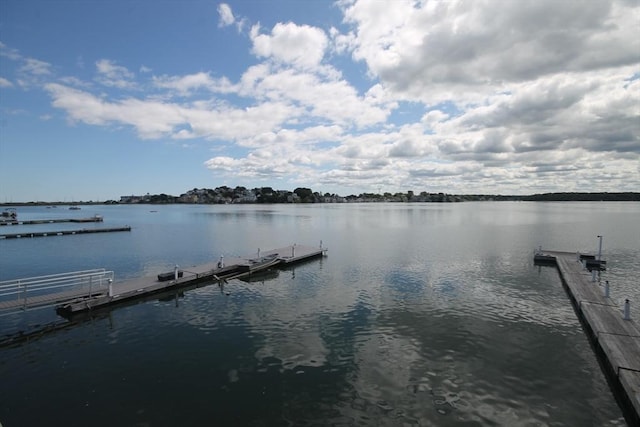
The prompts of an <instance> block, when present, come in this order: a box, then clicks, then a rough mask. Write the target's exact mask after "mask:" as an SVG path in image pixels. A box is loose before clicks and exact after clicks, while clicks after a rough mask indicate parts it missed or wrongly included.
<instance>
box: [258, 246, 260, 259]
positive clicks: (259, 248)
mask: <svg viewBox="0 0 640 427" xmlns="http://www.w3.org/2000/svg"><path fill="white" fill-rule="evenodd" d="M258 258H260V248H258Z"/></svg>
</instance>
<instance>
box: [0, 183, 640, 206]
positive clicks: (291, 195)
mask: <svg viewBox="0 0 640 427" xmlns="http://www.w3.org/2000/svg"><path fill="white" fill-rule="evenodd" d="M468 201H640V193H638V192H621V193H609V192H600V193H570V192H569V193H544V194H533V195H527V196H515V195H486V194H476V195H469V194H465V195H456V194H447V193H429V192H426V191H422V192H420V193H416V192H413V191H407V192H406V193H362V194H359V195H357V196H356V195H349V196H346V197H343V196H339V195H337V194H330V193H324V194H321V193H319V192H315V191H313V190H311V189H310V188H296V189H295V190H293V191H288V190H274V189H273V188H271V187H260V188H253V189H248V188H245V187H240V186H238V187H235V188H231V187H227V186H222V187H217V188H214V189H210V188H194V189H192V190H189V191H187V192H186V193H183V194H181V195H179V196H172V195H169V194H164V193H162V194H149V193H147V194H145V195H130V196H121V197H120V200H107V201H92V200H89V201H75V202H73V203H69V202H59V201H58V202H54V201H46V202H44V201H34V202H21V203H12V202H7V203H2V204H0V205H13V206H15V205H34V204H35V205H56V204H74V205H79V204H174V203H183V204H254V203H381V202H382V203H384V202H387V203H389V202H396V203H398V202H399V203H414V202H422V203H425V202H432V203H457V202H468Z"/></svg>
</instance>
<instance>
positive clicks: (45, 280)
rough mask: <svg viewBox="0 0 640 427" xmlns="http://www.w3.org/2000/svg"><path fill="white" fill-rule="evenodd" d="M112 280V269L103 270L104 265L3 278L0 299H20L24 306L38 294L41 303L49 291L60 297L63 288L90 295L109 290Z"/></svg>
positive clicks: (0, 300) (0, 284)
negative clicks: (90, 268) (87, 268)
mask: <svg viewBox="0 0 640 427" xmlns="http://www.w3.org/2000/svg"><path fill="white" fill-rule="evenodd" d="M111 282H113V271H106V270H105V269H104V268H100V269H93V270H82V271H73V272H69V273H57V274H50V275H47V276H36V277H27V278H22V279H11V280H3V281H0V303H2V302H5V303H10V304H11V305H13V304H16V303H19V304H21V305H22V308H25V309H26V308H27V307H29V306H30V303H34V304H35V303H36V300H35V299H31V300H30V299H29V298H35V297H37V298H38V303H39V304H40V303H42V302H43V301H45V300H46V299H47V297H48V296H49V295H50V296H52V297H56V298H58V297H60V296H61V293H62V291H63V289H64V290H68V291H69V292H70V293H72V294H73V295H76V296H77V295H81V294H84V295H86V296H89V297H91V296H92V295H93V294H95V293H98V292H104V291H106V290H108V287H109V284H110V283H111ZM52 299H55V298H52ZM12 301H13V303H11V302H12Z"/></svg>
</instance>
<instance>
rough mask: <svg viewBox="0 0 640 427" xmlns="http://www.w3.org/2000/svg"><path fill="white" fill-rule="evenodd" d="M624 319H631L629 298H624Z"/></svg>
mask: <svg viewBox="0 0 640 427" xmlns="http://www.w3.org/2000/svg"><path fill="white" fill-rule="evenodd" d="M624 320H631V303H630V302H629V298H627V299H626V300H624Z"/></svg>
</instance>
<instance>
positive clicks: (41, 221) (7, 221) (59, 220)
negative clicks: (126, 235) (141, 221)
mask: <svg viewBox="0 0 640 427" xmlns="http://www.w3.org/2000/svg"><path fill="white" fill-rule="evenodd" d="M103 221H104V218H103V217H102V215H94V216H91V217H89V218H54V219H29V220H24V221H22V220H18V219H2V220H0V225H37V224H59V223H62V222H103Z"/></svg>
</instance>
